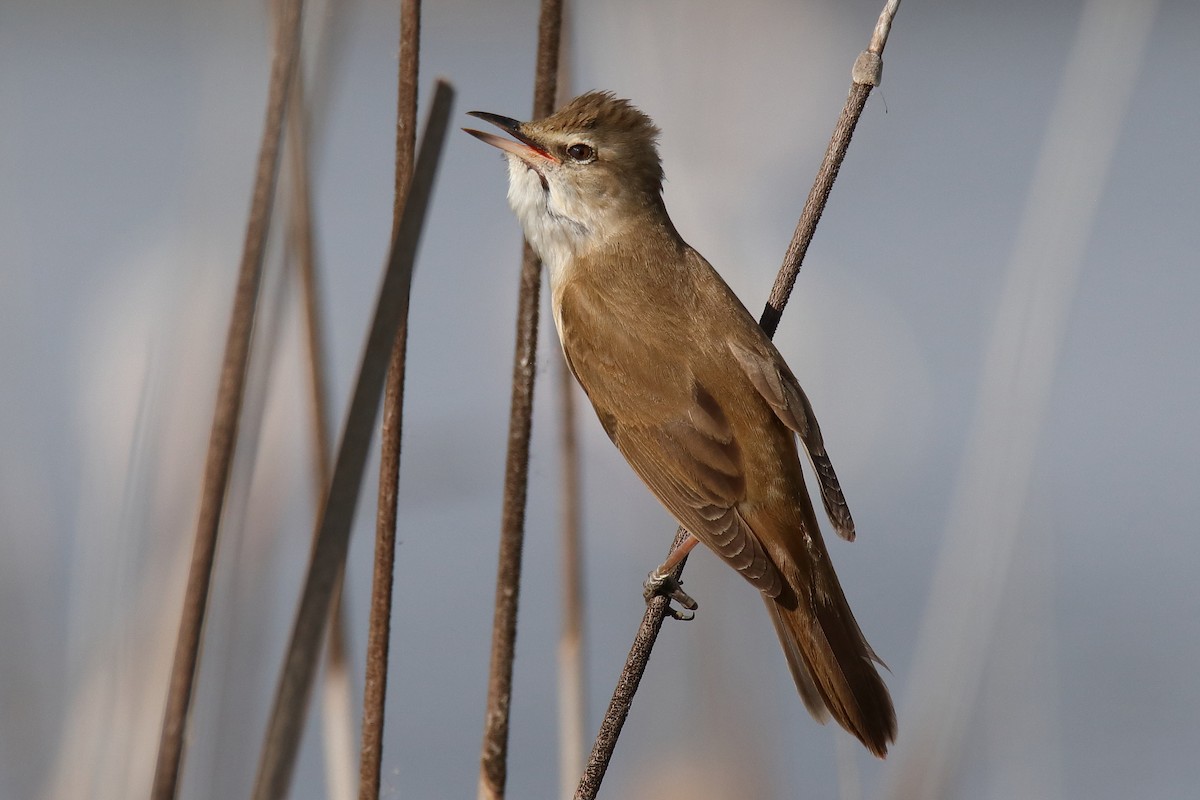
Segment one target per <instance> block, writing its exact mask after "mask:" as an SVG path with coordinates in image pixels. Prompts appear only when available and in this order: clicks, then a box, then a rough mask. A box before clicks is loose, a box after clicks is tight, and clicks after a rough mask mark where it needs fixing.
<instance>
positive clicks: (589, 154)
mask: <svg viewBox="0 0 1200 800" xmlns="http://www.w3.org/2000/svg"><path fill="white" fill-rule="evenodd" d="M567 155H569V156H570V157H571V158H573V159H574V160H575V161H578V162H580V163H582V162H584V161H591V160H592V159H594V158H595V157H596V151H595V150H593V149H592V146H591V145H588V144H583V143H582V142H576V143H575V144H573V145H571V146H570V147H568V148H567Z"/></svg>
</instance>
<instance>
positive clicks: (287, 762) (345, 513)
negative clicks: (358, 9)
mask: <svg viewBox="0 0 1200 800" xmlns="http://www.w3.org/2000/svg"><path fill="white" fill-rule="evenodd" d="M453 96H454V90H453V89H452V88H451V87H450V85H449V84H448V83H445V82H443V81H439V82H438V84H437V87H436V89H435V91H434V96H433V103H432V105H431V108H430V111H429V118H428V120H427V122H426V124H425V134H424V136H423V138H422V140H421V148H420V152H419V154H418V156H417V161H416V166H415V168H414V170H413V180H412V184H411V186H410V188H409V195H408V202H407V203H406V204H405V208H404V214H403V216H402V217H401V221H400V226H399V228H398V229H397V231H396V232H395V235H394V237H393V239H392V245H391V251H390V253H389V255H388V262H387V267H386V269H385V271H384V275H383V282H382V285H381V286H380V289H379V295H378V298H377V300H376V306H375V313H374V316H373V318H372V322H371V327H370V330H369V333H368V336H367V342H366V345H365V346H364V348H363V355H362V359H361V361H360V363H359V370H358V378H357V380H356V381H355V387H354V393H353V395H352V397H351V400H350V409H349V411H348V413H347V415H346V423H345V428H344V429H343V433H342V441H341V445H340V447H339V448H338V455H337V460H336V462H335V464H334V469H333V478H332V480H331V481H330V485H329V494H328V496H327V497H326V499H325V507H324V510H323V512H322V515H321V526H320V532H319V534H318V535H317V540H316V542H315V543H314V545H313V549H312V554H311V557H310V561H309V566H308V574H307V576H306V578H305V582H304V591H303V593H302V595H301V597H300V607H299V610H298V611H297V613H296V622H295V626H294V627H293V629H292V636H291V640H290V642H289V644H288V649H287V653H286V656H285V659H284V665H283V671H282V674H281V675H280V679H279V686H278V689H277V691H276V695H275V702H274V705H273V707H272V710H271V716H270V720H269V722H268V725H267V734H266V738H265V741H264V744H263V751H262V757H261V760H260V762H259V770H258V777H257V779H256V781H255V786H254V793H253V797H254V798H256V800H274V799H275V798H282V797H284V796H285V795H286V793H287V789H288V784H289V783H290V780H291V774H292V767H293V764H294V762H295V758H296V750H297V747H298V746H299V743H300V733H301V731H302V730H303V726H304V716H305V709H306V706H307V703H308V695H309V690H310V688H311V687H312V679H313V673H314V672H315V671H316V660H317V654H318V653H319V652H320V647H321V637H322V633H323V631H324V627H325V619H326V617H327V615H328V613H329V605H330V601H331V599H332V596H333V590H334V586H335V584H336V579H337V575H338V573H339V572H340V571H341V570H342V568H343V566H344V565H345V562H346V551H347V549H348V547H349V540H350V527H351V524H352V523H353V521H354V510H355V505H356V504H357V501H358V493H359V489H360V487H361V485H362V479H363V472H364V470H365V469H366V460H367V453H368V451H369V449H370V446H371V436H372V433H373V430H374V427H375V419H376V416H377V414H378V411H379V405H380V395H381V394H382V393H383V385H384V380H385V377H386V372H387V365H388V359H389V356H390V354H391V351H392V344H393V343H394V342H395V339H396V332H397V330H399V327H400V324H401V320H402V317H403V314H404V313H405V312H406V311H407V308H406V307H405V305H404V303H403V302H402V300H403V298H404V297H406V296H407V295H408V290H409V287H410V286H411V282H412V268H413V263H414V261H415V259H416V252H417V245H418V243H419V241H420V236H421V229H422V227H423V225H424V222H425V213H426V210H427V209H428V206H429V199H430V196H431V195H432V192H433V179H434V175H435V174H436V172H437V165H438V161H439V158H440V156H441V150H442V144H443V142H444V140H445V134H446V126H447V122H448V120H449V116H450V106H451V102H452V98H453Z"/></svg>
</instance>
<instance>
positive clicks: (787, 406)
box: [729, 340, 854, 541]
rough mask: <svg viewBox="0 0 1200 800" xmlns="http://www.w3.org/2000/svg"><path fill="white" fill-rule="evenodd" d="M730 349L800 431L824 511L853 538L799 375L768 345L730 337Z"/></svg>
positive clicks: (844, 535)
mask: <svg viewBox="0 0 1200 800" xmlns="http://www.w3.org/2000/svg"><path fill="white" fill-rule="evenodd" d="M729 350H730V352H732V353H733V356H734V358H735V359H737V362H738V364H740V365H741V367H742V370H743V371H744V372H745V373H746V376H747V377H748V378H749V379H750V382H751V383H752V384H753V385H754V388H755V389H757V390H758V393H759V394H760V395H762V397H763V399H764V400H766V401H767V403H768V404H769V405H770V406H771V408H772V410H774V412H775V415H776V416H777V417H779V419H780V421H782V422H783V424H784V425H787V426H788V427H789V428H791V429H792V430H793V431H795V432H796V433H797V434H799V436H800V441H801V443H802V444H803V445H804V450H805V452H807V453H808V457H809V460H810V462H811V463H812V466H813V471H814V472H815V473H816V475H817V482H818V483H819V484H820V488H821V502H822V503H823V504H824V506H825V513H827V514H828V515H829V519H830V521H831V522H833V527H834V530H836V531H837V534H838V536H841V537H842V538H843V539H846V540H848V541H853V540H854V520H853V519H852V518H851V517H850V508H849V506H847V505H846V497H845V495H843V494H842V487H841V484H839V483H838V479H837V474H836V473H835V472H834V471H833V463H832V462H831V461H830V460H829V454H828V453H826V452H825V441H824V439H822V438H821V428H820V426H819V425H818V424H817V417H816V415H815V414H814V413H813V410H812V405H811V404H810V403H809V402H808V397H807V396H806V395H805V394H804V390H803V389H801V388H800V383H799V381H797V380H796V376H795V375H793V374H792V371H791V370H790V369H788V366H787V364H785V363H784V362H783V359H782V357H781V356H779V354H778V352H777V351H775V350H774V348H773V347H770V346H769V345H764V346H763V347H762V348H758V347H753V346H748V345H745V344H742V343H739V342H735V341H732V340H731V341H730V342H729Z"/></svg>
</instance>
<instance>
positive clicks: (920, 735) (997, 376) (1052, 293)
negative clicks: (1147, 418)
mask: <svg viewBox="0 0 1200 800" xmlns="http://www.w3.org/2000/svg"><path fill="white" fill-rule="evenodd" d="M1156 10H1157V4H1156V3H1153V2H1148V3H1125V2H1122V1H1121V0H1089V1H1088V2H1087V3H1085V4H1084V6H1083V9H1082V11H1081V15H1080V18H1079V25H1078V29H1077V32H1076V35H1075V42H1074V45H1073V47H1072V49H1071V52H1070V54H1069V56H1068V58H1067V59H1066V63H1065V66H1064V70H1063V74H1062V77H1061V79H1060V85H1059V91H1058V98H1057V100H1056V102H1055V103H1054V104H1053V105H1052V106H1051V108H1052V109H1053V112H1052V114H1051V116H1050V119H1049V121H1048V122H1047V126H1046V134H1045V139H1044V140H1043V142H1042V146H1041V152H1040V153H1039V155H1038V161H1037V166H1036V168H1035V171H1034V175H1033V179H1032V183H1031V185H1030V188H1029V195H1028V197H1027V198H1026V203H1025V208H1024V211H1023V213H1022V218H1021V222H1020V226H1019V227H1018V229H1017V234H1016V237H1015V239H1016V240H1015V242H1014V247H1013V252H1012V255H1011V256H1010V259H1009V264H1008V268H1007V270H1006V274H1005V284H1004V288H1003V290H1002V293H1001V296H1000V301H999V306H998V308H997V309H996V315H995V319H994V321H993V323H992V328H991V334H990V341H989V343H988V345H987V349H986V350H985V351H984V352H985V353H986V354H987V356H986V360H985V361H984V363H983V365H982V374H981V375H980V386H979V395H978V400H977V403H976V408H975V418H974V421H973V422H972V426H971V434H970V438H969V440H968V444H967V448H966V452H965V453H964V457H963V466H962V469H961V471H960V472H959V479H958V486H957V487H956V490H955V494H954V498H953V500H952V503H951V506H950V515H949V520H948V522H947V526H946V532H945V536H944V539H943V543H942V547H941V551H940V554H939V557H938V564H937V568H936V571H935V573H934V578H933V583H932V586H931V588H930V594H929V600H928V605H927V607H926V610H925V613H924V615H923V621H922V624H921V633H920V636H919V638H918V641H917V648H916V656H915V658H914V661H913V668H912V673H911V678H910V681H909V691H908V695H909V696H908V697H907V698H906V707H907V708H906V711H907V712H909V716H910V717H911V719H910V722H909V733H908V738H907V744H906V745H905V746H904V747H903V748H899V749H897V751H896V759H895V762H894V764H893V768H892V770H891V772H890V775H889V777H890V783H889V787H888V792H887V796H889V797H892V798H898V799H899V798H905V799H907V798H941V797H951V796H954V795H955V794H956V792H957V791H958V785H957V784H956V782H955V778H956V776H958V775H959V774H960V771H961V767H962V764H961V761H962V752H963V740H964V738H965V735H966V733H967V730H968V728H969V723H970V715H971V714H972V712H973V711H974V709H975V706H976V705H977V698H978V695H979V689H980V686H981V685H982V683H983V679H984V674H985V671H986V669H987V666H988V659H989V655H990V653H991V652H993V648H994V647H995V644H994V640H995V638H996V629H997V624H998V620H999V619H1000V616H1001V613H1002V610H1003V609H1004V606H1005V605H1006V600H1005V588H1006V586H1008V585H1009V584H1010V580H1011V579H1010V575H1009V573H1010V571H1013V570H1020V571H1028V570H1031V569H1033V568H1032V567H1029V566H1023V565H1020V564H1019V562H1017V561H1015V553H1016V549H1017V544H1018V541H1019V539H1020V536H1021V535H1022V532H1023V530H1024V528H1025V527H1026V524H1027V522H1026V520H1024V519H1023V516H1024V515H1025V509H1026V505H1027V501H1028V497H1029V492H1030V484H1031V482H1032V480H1033V471H1034V463H1035V459H1036V456H1037V451H1038V447H1039V445H1040V443H1041V441H1042V436H1041V428H1042V423H1043V420H1044V418H1045V414H1046V407H1047V404H1048V402H1049V397H1050V390H1051V388H1052V386H1053V383H1054V380H1055V373H1056V368H1057V359H1058V354H1059V350H1060V348H1061V345H1062V340H1063V335H1064V331H1065V329H1066V325H1067V321H1068V318H1069V316H1070V313H1071V307H1072V304H1073V302H1074V299H1075V296H1076V289H1077V286H1078V282H1079V274H1080V271H1081V269H1082V266H1083V258H1084V253H1085V249H1086V246H1087V241H1088V236H1089V235H1090V233H1091V230H1092V227H1093V225H1094V223H1095V215H1096V210H1097V206H1098V204H1099V202H1100V196H1101V193H1102V191H1103V189H1104V181H1105V180H1106V179H1107V177H1108V171H1109V168H1110V166H1111V163H1112V157H1113V151H1114V149H1115V147H1116V143H1117V138H1118V136H1119V135H1120V132H1121V123H1122V121H1123V119H1124V116H1125V114H1126V111H1127V109H1128V107H1129V101H1130V97H1131V96H1132V93H1133V87H1134V83H1135V81H1136V79H1137V75H1138V71H1139V69H1140V67H1141V65H1142V59H1143V55H1144V53H1145V46H1146V41H1147V38H1148V35H1149V32H1150V28H1151V26H1152V24H1153V22H1154V17H1155V14H1156ZM1043 705H1045V704H1043ZM1019 735H1020V736H1022V737H1028V736H1029V735H1030V732H1029V731H1028V730H1025V729H1022V730H1021V732H1020V734H1019ZM1047 746H1051V743H1048V744H1047ZM1046 791H1048V792H1050V791H1053V790H1052V789H1049V787H1046Z"/></svg>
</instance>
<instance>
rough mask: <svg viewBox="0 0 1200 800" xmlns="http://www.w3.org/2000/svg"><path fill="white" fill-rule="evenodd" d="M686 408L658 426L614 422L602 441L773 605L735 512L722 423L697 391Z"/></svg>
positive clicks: (754, 548)
mask: <svg viewBox="0 0 1200 800" xmlns="http://www.w3.org/2000/svg"><path fill="white" fill-rule="evenodd" d="M694 400H695V402H694V403H693V404H692V405H691V407H690V408H688V409H687V410H686V411H683V412H681V414H680V415H679V416H677V417H675V418H674V419H671V420H669V421H666V422H665V423H663V424H657V425H644V424H643V425H639V424H637V423H636V422H634V423H628V424H625V423H622V422H618V423H617V424H616V425H615V426H613V429H612V430H610V431H609V435H610V436H612V438H613V442H614V443H616V445H617V447H618V448H619V449H620V450H621V452H622V453H623V454H624V455H625V458H626V459H627V460H628V461H629V463H630V465H631V466H632V467H633V468H634V471H636V472H637V474H638V475H639V476H640V477H641V479H642V480H643V481H645V483H646V485H647V486H649V487H650V490H651V491H652V492H654V494H655V495H656V496H657V497H658V499H659V500H660V501H661V502H662V503H663V505H665V506H666V507H667V510H669V511H670V512H671V513H672V514H673V515H674V516H675V518H676V519H677V520H679V522H680V524H682V525H683V527H685V528H686V529H687V530H688V531H690V532H691V533H692V534H693V535H694V536H695V537H696V538H697V539H699V540H700V541H701V542H703V543H704V544H705V545H707V546H708V547H710V548H711V549H712V550H713V551H714V552H716V553H717V554H718V555H719V556H721V558H723V559H724V560H725V561H726V562H727V563H728V564H730V566H732V567H734V568H735V569H736V570H738V571H739V572H740V573H742V576H743V577H744V578H746V580H748V581H749V582H750V583H751V584H753V585H754V586H755V587H756V588H758V589H759V590H760V591H762V592H763V593H764V594H765V595H767V596H768V597H775V596H777V595H778V594H779V592H780V590H781V589H782V578H781V576H780V574H779V570H778V568H777V567H776V566H775V564H774V563H773V562H772V561H771V559H770V557H769V556H768V555H767V553H766V551H765V550H764V549H763V546H762V543H761V542H759V540H758V538H757V537H756V536H755V535H754V531H752V530H751V529H750V526H749V525H747V524H746V521H745V519H743V518H742V515H741V514H740V513H739V512H738V509H737V505H738V503H739V502H740V501H742V500H743V499H744V498H745V495H746V482H745V477H744V475H743V472H742V458H741V453H740V451H739V449H738V445H737V442H736V441H735V440H734V436H733V431H732V430H731V429H730V426H729V421H728V420H727V419H726V417H725V414H724V412H722V410H721V408H720V406H718V405H717V404H716V402H715V401H714V400H713V399H712V396H711V395H709V394H708V392H706V391H705V390H704V388H703V387H701V386H699V385H697V386H696V387H695V391H694Z"/></svg>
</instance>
